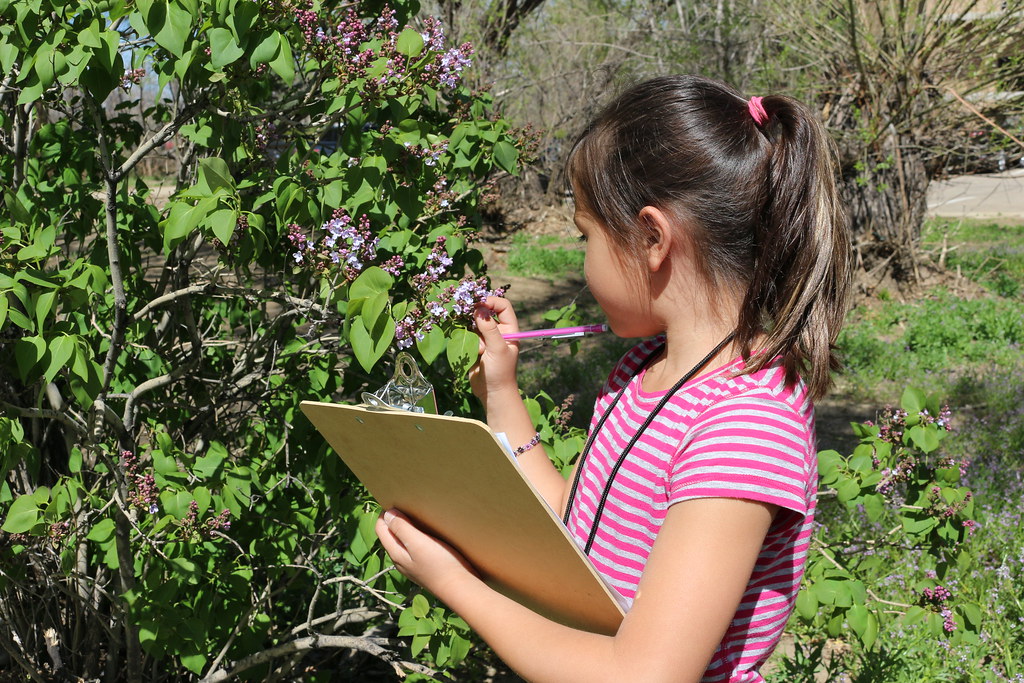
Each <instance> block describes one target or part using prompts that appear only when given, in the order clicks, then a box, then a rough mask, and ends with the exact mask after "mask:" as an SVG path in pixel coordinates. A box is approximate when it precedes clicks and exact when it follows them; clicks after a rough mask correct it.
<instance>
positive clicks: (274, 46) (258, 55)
mask: <svg viewBox="0 0 1024 683" xmlns="http://www.w3.org/2000/svg"><path fill="white" fill-rule="evenodd" d="M280 47H281V34H280V33H271V34H269V35H268V36H267V37H266V38H264V39H263V40H261V41H260V44H259V45H257V46H256V48H255V49H254V50H253V51H252V54H250V55H249V66H251V67H252V68H254V69H255V68H256V67H258V66H259V65H260V64H267V63H269V62H271V61H272V60H273V59H274V57H276V56H277V53H278V50H279V49H280Z"/></svg>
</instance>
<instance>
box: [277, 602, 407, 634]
mask: <svg viewBox="0 0 1024 683" xmlns="http://www.w3.org/2000/svg"><path fill="white" fill-rule="evenodd" d="M386 615H387V612H382V611H380V610H375V609H370V608H369V607H351V608H349V609H344V610H338V611H337V612H331V613H330V614H325V615H324V616H322V617H317V618H316V619H313V620H312V621H307V622H306V623H304V624H299V625H298V626H296V627H295V628H293V629H292V630H291V634H292V635H293V636H297V635H299V634H300V633H302V632H303V631H305V630H306V629H310V628H313V627H314V626H319V625H320V624H323V623H325V622H328V621H334V625H333V626H332V627H331V628H333V629H338V628H340V627H341V626H345V625H346V624H356V623H362V622H364V621H369V620H370V619H376V618H377V617H383V616H386ZM335 620H336V621H335Z"/></svg>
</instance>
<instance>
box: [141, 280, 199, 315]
mask: <svg viewBox="0 0 1024 683" xmlns="http://www.w3.org/2000/svg"><path fill="white" fill-rule="evenodd" d="M212 286H213V283H212V282H208V283H206V284H204V285H190V286H188V287H185V288H184V289H178V290H175V291H173V292H168V293H167V294H164V295H163V296H158V297H157V298H155V299H153V300H152V301H150V302H149V303H148V304H146V305H145V306H143V307H142V308H140V309H139V310H138V311H136V312H135V313H133V314H132V322H133V323H134V322H138V321H140V320H142V318H144V317H145V316H146V314H147V313H149V312H150V311H152V310H153V309H154V308H158V307H160V306H163V305H164V304H166V303H169V302H171V301H174V300H175V299H178V298H181V297H183V296H188V295H189V294H202V293H204V292H206V291H207V290H208V289H209V288H210V287H212Z"/></svg>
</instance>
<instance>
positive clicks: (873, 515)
mask: <svg viewBox="0 0 1024 683" xmlns="http://www.w3.org/2000/svg"><path fill="white" fill-rule="evenodd" d="M864 512H866V513H867V515H868V521H870V522H877V521H878V520H879V519H881V518H882V515H884V514H885V498H884V497H882V495H880V494H878V493H874V494H871V495H869V496H864Z"/></svg>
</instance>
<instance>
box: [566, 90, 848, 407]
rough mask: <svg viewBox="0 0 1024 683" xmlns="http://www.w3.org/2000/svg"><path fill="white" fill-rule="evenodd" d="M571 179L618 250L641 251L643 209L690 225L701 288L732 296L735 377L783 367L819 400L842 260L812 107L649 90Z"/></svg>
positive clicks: (630, 103) (838, 311)
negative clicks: (738, 365)
mask: <svg viewBox="0 0 1024 683" xmlns="http://www.w3.org/2000/svg"><path fill="white" fill-rule="evenodd" d="M567 171H568V176H569V179H570V182H571V183H572V186H573V190H574V191H575V193H576V195H577V201H579V202H582V203H583V204H584V205H585V206H586V207H587V209H588V210H589V211H591V212H592V213H593V214H594V215H595V216H596V217H597V218H599V219H600V220H601V222H602V223H603V225H604V226H605V227H606V228H607V230H608V232H609V234H610V236H611V237H612V239H613V240H615V241H616V242H617V243H618V244H619V245H620V246H622V247H623V248H625V249H626V250H627V252H630V253H634V254H640V253H642V250H643V248H644V245H646V244H647V242H646V240H647V236H648V235H647V232H646V230H645V226H644V225H643V224H642V223H641V222H640V221H639V214H640V211H641V209H643V207H644V206H648V205H650V206H657V207H659V208H661V209H663V210H665V211H667V212H669V213H673V214H674V215H676V216H677V217H679V218H685V219H687V220H685V221H682V220H681V221H680V224H683V223H685V224H686V225H687V226H689V231H688V232H689V234H688V235H687V237H688V238H689V242H690V244H692V245H695V247H696V250H695V261H696V264H697V267H698V268H699V269H700V272H701V273H702V274H703V275H704V277H705V280H706V281H707V282H708V284H709V285H711V286H713V287H716V288H723V289H729V290H732V291H734V292H735V293H736V294H737V295H738V296H740V298H741V301H742V303H741V308H740V312H739V317H738V322H737V328H736V337H735V338H736V341H737V343H738V344H739V346H740V349H741V352H742V354H743V357H744V358H745V359H746V361H747V363H746V366H745V370H744V372H754V371H756V370H759V369H761V368H763V367H764V366H766V365H768V364H770V363H772V362H774V360H775V359H776V358H777V357H778V358H781V360H782V365H783V367H784V369H785V373H786V380H787V382H789V383H793V382H796V380H797V378H798V377H799V376H802V377H803V379H804V381H805V382H806V384H807V386H808V392H809V395H810V396H811V398H812V399H817V398H820V397H821V396H823V395H824V394H825V392H826V391H827V390H828V388H829V387H830V386H831V383H832V382H831V374H830V373H831V372H832V371H833V370H835V369H837V368H838V366H839V363H838V361H837V359H836V356H835V353H834V344H835V340H836V337H837V336H838V334H839V329H840V326H841V324H842V321H843V318H844V316H845V314H846V306H847V296H848V290H849V281H850V263H851V255H850V241H849V236H848V232H847V224H846V217H845V215H844V213H843V211H842V210H841V208H840V204H839V198H838V193H837V188H836V178H835V171H836V162H835V152H834V148H833V145H832V143H831V140H830V139H829V137H828V135H827V134H826V133H825V130H824V127H823V126H822V125H821V123H820V122H819V121H818V119H817V117H816V116H815V115H814V114H813V113H812V112H811V111H810V110H809V109H807V108H806V107H805V106H803V105H802V104H800V103H799V102H797V101H796V100H793V99H791V98H789V97H784V96H778V95H776V96H765V97H763V98H754V99H753V100H747V99H746V98H743V97H741V96H740V94H739V93H738V92H736V91H735V90H733V89H732V88H730V87H729V86H727V85H725V84H723V83H719V82H717V81H713V80H710V79H706V78H701V77H696V76H669V77H663V78H656V79H653V80H650V81H646V82H644V83H641V84H639V85H637V86H634V87H633V88H632V89H630V90H628V91H626V92H625V93H623V94H622V95H621V96H620V97H618V98H616V100H615V101H613V102H612V103H611V104H610V105H608V107H606V108H605V110H604V111H603V112H602V113H601V114H599V115H598V117H597V118H596V119H595V120H594V121H593V123H592V124H591V125H590V127H589V128H588V129H587V130H586V131H585V132H584V133H583V134H582V135H581V136H580V138H579V139H578V140H577V142H576V145H575V146H574V148H573V151H572V153H571V154H570V157H569V161H568V164H567Z"/></svg>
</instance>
